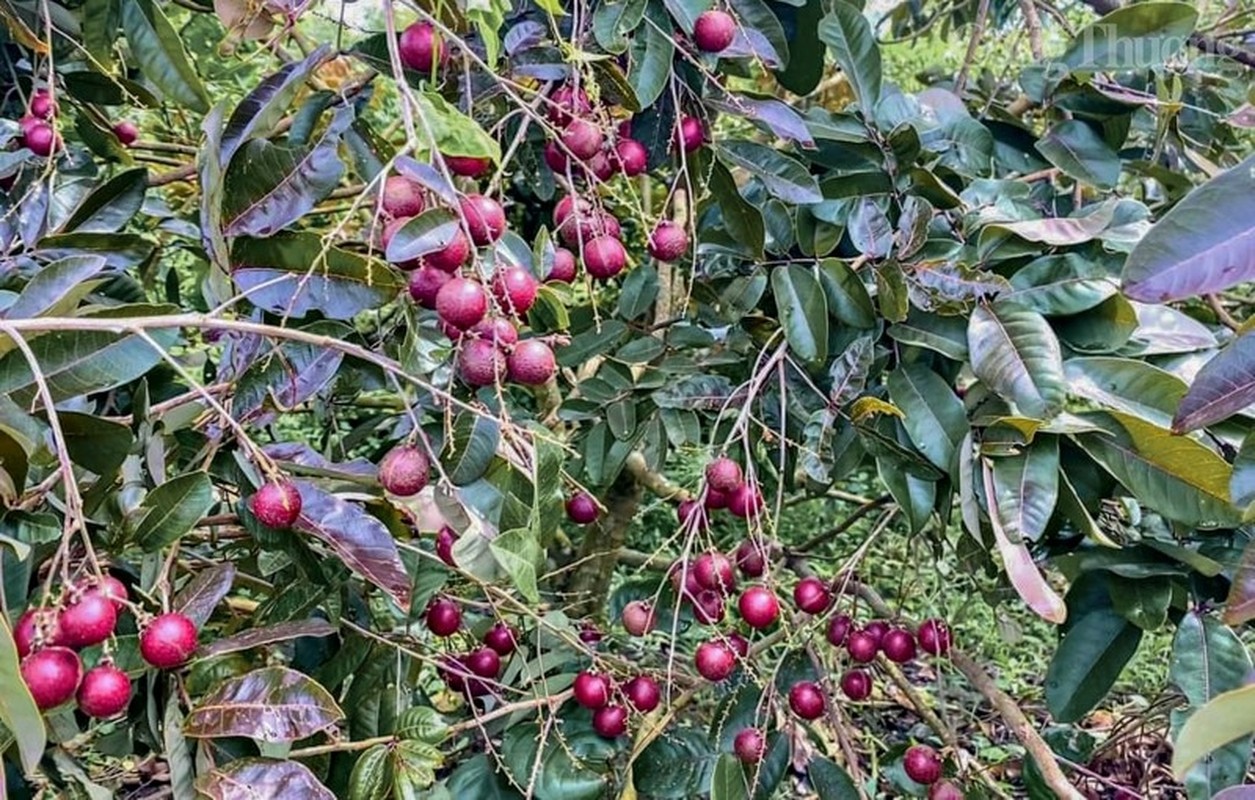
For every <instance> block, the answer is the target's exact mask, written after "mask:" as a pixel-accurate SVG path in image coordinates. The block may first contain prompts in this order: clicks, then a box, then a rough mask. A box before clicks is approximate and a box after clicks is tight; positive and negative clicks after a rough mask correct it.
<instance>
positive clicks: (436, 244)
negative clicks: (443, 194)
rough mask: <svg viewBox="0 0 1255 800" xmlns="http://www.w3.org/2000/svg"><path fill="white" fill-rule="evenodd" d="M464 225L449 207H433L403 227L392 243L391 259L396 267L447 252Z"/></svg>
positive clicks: (389, 251) (389, 257) (389, 250)
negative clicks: (428, 255)
mask: <svg viewBox="0 0 1255 800" xmlns="http://www.w3.org/2000/svg"><path fill="white" fill-rule="evenodd" d="M460 228H461V222H460V221H459V219H458V217H457V215H456V214H454V213H453V212H452V211H450V210H448V209H447V208H433V209H432V210H430V211H427V212H425V213H422V214H419V215H418V216H417V217H414V218H413V219H411V220H410V221H409V222H406V223H405V224H404V225H402V226H401V228H400V230H398V231H397V232H396V234H395V235H393V237H392V241H390V242H388V250H387V257H388V261H390V262H392V263H393V264H402V263H404V262H406V261H413V260H414V259H416V258H419V257H420V256H425V255H427V254H428V253H434V252H436V251H437V250H443V249H444V248H446V247H448V246H449V243H450V242H452V241H453V240H454V238H455V237H456V236H457V234H458V231H459V230H460Z"/></svg>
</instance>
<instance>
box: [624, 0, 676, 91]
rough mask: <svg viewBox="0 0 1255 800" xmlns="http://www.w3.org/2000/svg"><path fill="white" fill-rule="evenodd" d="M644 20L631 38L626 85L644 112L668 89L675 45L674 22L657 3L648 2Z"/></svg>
mask: <svg viewBox="0 0 1255 800" xmlns="http://www.w3.org/2000/svg"><path fill="white" fill-rule="evenodd" d="M645 17H646V19H645V24H644V25H642V26H640V28H639V29H638V30H637V31H636V33H635V35H633V36H632V42H631V47H630V48H629V49H628V57H629V59H630V66H629V68H628V72H627V82H628V84H629V85H630V86H631V88H632V92H633V93H634V94H635V95H636V100H637V102H638V103H639V104H640V107H641V108H649V107H650V106H652V105H653V104H654V103H655V102H657V100H658V98H659V97H660V96H661V95H662V92H663V90H664V89H666V88H667V81H668V80H669V79H670V78H671V62H672V59H674V58H675V43H674V42H673V41H672V39H671V37H670V36H669V35H668V33H667V32H668V31H670V30H671V21H670V20H669V19H668V18H667V13H666V11H665V10H664V9H663V8H662V5H661V4H660V3H659V2H658V1H657V0H649V2H648V4H647V7H646V9H645Z"/></svg>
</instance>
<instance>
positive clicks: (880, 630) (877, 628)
mask: <svg viewBox="0 0 1255 800" xmlns="http://www.w3.org/2000/svg"><path fill="white" fill-rule="evenodd" d="M863 631H864V632H865V633H868V634H870V635H871V637H872V638H873V639H875V640H876V647H880V644H881V642H883V641H884V638H885V634H886V633H888V632H889V623H888V622H885V621H884V620H883V619H874V620H872V621H871V622H869V623H867V624H866V625H864V626H863Z"/></svg>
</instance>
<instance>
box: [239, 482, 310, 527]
mask: <svg viewBox="0 0 1255 800" xmlns="http://www.w3.org/2000/svg"><path fill="white" fill-rule="evenodd" d="M248 508H249V511H252V512H253V516H255V517H257V521H258V522H260V523H261V524H262V525H265V526H266V527H268V528H279V529H283V528H290V527H292V526H293V525H294V524H296V521H297V519H299V518H300V516H301V492H300V490H298V489H297V488H296V484H295V483H292V481H288V480H278V481H270V482H269V483H265V484H263V485H262V487H261V488H260V489H258V490H257V493H256V494H254V495H253V496H252V498H250V499H249V502H248Z"/></svg>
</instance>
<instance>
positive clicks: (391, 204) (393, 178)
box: [380, 175, 427, 217]
mask: <svg viewBox="0 0 1255 800" xmlns="http://www.w3.org/2000/svg"><path fill="white" fill-rule="evenodd" d="M380 205H382V206H383V211H384V213H385V214H388V215H390V216H392V217H414V216H418V215H419V214H421V213H423V209H424V208H426V206H427V203H426V202H424V200H423V187H422V185H420V184H419V183H418V181H414V180H411V179H409V178H407V177H405V176H404V175H389V176H388V177H387V179H385V180H384V182H383V199H382V202H381V203H380Z"/></svg>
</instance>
